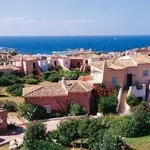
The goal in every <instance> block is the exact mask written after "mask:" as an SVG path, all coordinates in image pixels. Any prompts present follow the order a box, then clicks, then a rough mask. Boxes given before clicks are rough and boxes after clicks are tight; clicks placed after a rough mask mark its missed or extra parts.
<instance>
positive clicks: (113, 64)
mask: <svg viewBox="0 0 150 150" xmlns="http://www.w3.org/2000/svg"><path fill="white" fill-rule="evenodd" d="M104 62H105V61H99V62H93V63H91V65H92V66H94V67H96V68H98V69H100V70H103V65H104ZM106 63H107V66H108V68H109V69H116V70H118V69H125V68H128V67H134V66H137V65H136V63H135V62H133V61H132V60H131V59H116V60H115V59H114V60H106Z"/></svg>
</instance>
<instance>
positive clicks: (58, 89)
mask: <svg viewBox="0 0 150 150" xmlns="http://www.w3.org/2000/svg"><path fill="white" fill-rule="evenodd" d="M66 95H67V92H66V90H65V89H64V88H63V87H62V86H60V84H58V83H50V84H47V85H43V86H33V87H26V88H23V96H25V97H53V96H66Z"/></svg>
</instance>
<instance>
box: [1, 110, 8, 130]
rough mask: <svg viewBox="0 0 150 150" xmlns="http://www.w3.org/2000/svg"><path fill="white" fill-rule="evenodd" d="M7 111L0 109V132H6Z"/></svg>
mask: <svg viewBox="0 0 150 150" xmlns="http://www.w3.org/2000/svg"><path fill="white" fill-rule="evenodd" d="M7 113H8V112H7V111H6V110H3V109H0V132H3V131H6V130H7Z"/></svg>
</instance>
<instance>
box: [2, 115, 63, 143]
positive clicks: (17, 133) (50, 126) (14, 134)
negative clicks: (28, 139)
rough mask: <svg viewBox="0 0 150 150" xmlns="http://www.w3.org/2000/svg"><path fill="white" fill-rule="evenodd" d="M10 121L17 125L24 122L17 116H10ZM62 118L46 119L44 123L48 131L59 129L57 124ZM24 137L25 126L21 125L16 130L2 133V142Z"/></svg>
mask: <svg viewBox="0 0 150 150" xmlns="http://www.w3.org/2000/svg"><path fill="white" fill-rule="evenodd" d="M7 121H8V123H15V124H16V125H19V124H22V121H21V120H19V119H18V118H17V117H9V118H8V120H7ZM59 122H60V120H53V121H52V120H51V121H44V124H46V127H47V131H52V130H55V129H57V125H58V124H59ZM16 138H18V139H22V138H23V128H22V127H19V128H17V129H15V130H11V131H9V132H7V133H5V134H2V135H0V143H3V142H6V141H10V140H13V139H16Z"/></svg>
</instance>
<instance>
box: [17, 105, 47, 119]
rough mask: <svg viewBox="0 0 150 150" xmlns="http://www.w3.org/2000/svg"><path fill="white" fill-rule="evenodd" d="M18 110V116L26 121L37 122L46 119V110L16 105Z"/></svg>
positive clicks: (32, 106)
mask: <svg viewBox="0 0 150 150" xmlns="http://www.w3.org/2000/svg"><path fill="white" fill-rule="evenodd" d="M18 110H19V112H20V114H21V115H22V116H23V117H25V118H26V119H27V120H31V121H32V120H38V119H46V118H48V114H47V113H46V110H45V109H44V108H42V107H40V106H37V105H33V104H25V105H23V104H20V105H18Z"/></svg>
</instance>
